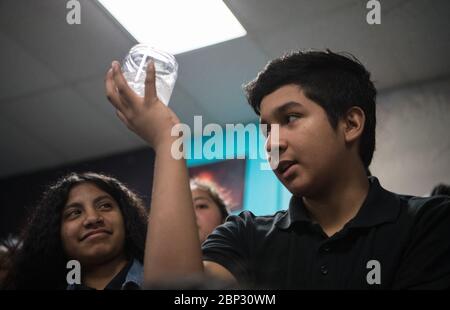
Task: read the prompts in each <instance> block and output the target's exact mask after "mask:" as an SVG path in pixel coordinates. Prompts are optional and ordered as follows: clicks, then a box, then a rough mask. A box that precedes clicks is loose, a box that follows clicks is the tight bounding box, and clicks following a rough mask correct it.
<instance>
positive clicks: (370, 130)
mask: <svg viewBox="0 0 450 310" xmlns="http://www.w3.org/2000/svg"><path fill="white" fill-rule="evenodd" d="M106 88H107V95H108V98H109V100H110V101H111V103H112V104H113V105H114V106H115V107H116V109H117V111H118V116H119V118H120V119H121V120H122V121H123V122H124V123H125V124H126V125H127V126H128V127H129V128H130V129H131V130H133V131H134V132H135V133H137V134H138V135H139V136H141V137H142V138H143V139H144V140H145V141H147V142H148V143H149V144H150V145H151V146H152V147H153V148H154V149H155V153H156V162H155V178H154V185H153V195H152V208H151V213H150V220H149V227H150V228H149V231H148V236H147V248H146V259H145V272H144V273H145V278H146V279H147V281H149V282H160V281H163V280H167V279H171V278H175V279H177V278H180V277H184V276H190V275H192V274H196V273H199V274H203V273H206V274H208V275H211V276H214V277H217V278H220V279H223V280H225V281H238V283H240V284H241V285H243V286H244V287H249V286H250V287H257V288H286V289H292V288H293V289H296V288H306V289H308V288H329V289H333V288H337V289H339V288H350V289H351V288H356V289H358V288H363V289H365V288H438V289H443V288H449V287H450V238H449V237H450V203H449V199H448V197H432V198H416V197H410V196H400V195H396V194H393V193H390V192H388V191H386V190H384V189H383V188H382V187H381V186H380V184H379V182H378V180H377V179H376V178H373V177H371V178H368V177H367V169H368V167H369V165H370V162H371V160H372V155H373V152H374V149H375V97H376V90H375V87H374V85H373V83H372V82H371V81H370V74H369V72H367V70H366V69H365V68H364V67H363V66H362V65H361V64H360V63H359V62H358V61H357V60H356V59H354V58H353V57H350V56H344V55H339V54H335V53H332V52H330V51H327V52H295V53H292V54H289V55H286V56H283V57H281V58H279V59H275V60H273V61H272V62H270V63H269V64H268V65H267V66H266V67H265V68H264V70H263V71H262V72H261V73H260V74H259V75H258V77H257V78H256V79H255V80H254V81H252V82H251V83H249V84H248V85H247V86H246V92H247V97H248V100H249V103H250V105H251V106H252V107H253V109H254V110H255V112H256V113H257V114H258V115H259V116H260V118H261V123H263V124H267V125H268V132H267V136H268V139H267V141H268V143H267V151H268V153H269V154H272V153H273V151H274V150H278V151H279V158H280V163H279V165H278V166H277V168H276V169H275V170H274V172H275V174H276V175H277V177H278V178H279V179H280V181H281V182H282V183H283V184H284V185H285V186H286V188H287V189H289V191H290V192H291V193H292V194H293V198H292V200H291V202H290V206H289V209H288V210H287V211H281V212H278V213H276V214H275V215H273V216H265V217H260V216H254V215H253V214H251V213H250V212H243V213H242V214H240V215H239V216H232V217H230V218H229V220H228V221H227V222H226V223H225V224H224V225H222V226H220V227H219V228H218V229H216V230H215V231H214V232H213V233H212V234H211V235H210V237H209V238H208V239H207V240H206V242H205V243H204V244H203V248H202V251H203V253H202V252H200V250H199V246H200V244H199V241H198V236H197V234H196V231H197V229H196V227H195V226H196V225H195V215H194V211H193V207H192V200H191V198H190V191H189V186H188V183H189V182H188V175H187V168H186V164H185V161H184V160H182V159H181V160H180V159H175V158H174V157H173V156H172V155H171V150H172V146H173V145H174V142H175V141H176V139H177V138H178V137H172V136H171V135H170V132H171V129H172V127H173V126H174V125H176V124H178V123H179V120H178V118H177V117H176V116H175V115H174V113H173V112H172V111H171V110H170V109H169V108H167V107H166V106H164V105H163V104H162V103H161V102H160V101H159V100H158V98H157V96H156V91H155V87H154V67H153V66H152V65H150V66H149V67H148V69H147V80H146V94H145V97H144V98H141V97H138V96H137V95H135V94H134V93H133V92H132V91H131V90H130V88H129V87H128V86H127V84H126V82H125V80H124V78H123V75H122V74H121V72H120V68H119V66H118V64H117V63H113V66H112V68H111V70H110V71H109V72H108V74H107V77H106ZM273 126H279V127H278V129H279V139H278V141H276V143H273V142H272V139H270V135H271V128H272V127H273ZM202 257H203V260H202ZM202 261H203V262H202Z"/></svg>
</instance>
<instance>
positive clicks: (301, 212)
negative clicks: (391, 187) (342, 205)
mask: <svg viewBox="0 0 450 310" xmlns="http://www.w3.org/2000/svg"><path fill="white" fill-rule="evenodd" d="M369 184H370V188H369V192H368V194H367V197H366V199H365V200H364V203H363V205H362V206H361V208H360V209H359V211H358V213H357V215H356V216H355V217H354V218H353V219H352V220H350V221H349V222H348V223H347V224H346V227H348V228H352V227H353V228H356V227H373V226H376V225H380V224H383V223H387V222H393V221H395V219H396V218H397V217H398V214H399V212H400V201H399V198H398V197H397V195H395V194H393V193H391V192H389V191H387V190H385V189H384V188H382V187H381V185H380V182H379V181H378V179H377V178H376V177H369ZM293 223H312V220H311V218H310V217H309V214H308V211H307V210H306V208H305V206H304V204H303V200H302V197H301V196H292V198H291V200H290V202H289V209H288V211H287V212H286V213H285V214H284V215H283V216H282V217H280V219H279V220H278V221H277V222H276V223H275V225H276V226H277V227H279V228H281V229H288V228H289V227H291V225H292V224H293Z"/></svg>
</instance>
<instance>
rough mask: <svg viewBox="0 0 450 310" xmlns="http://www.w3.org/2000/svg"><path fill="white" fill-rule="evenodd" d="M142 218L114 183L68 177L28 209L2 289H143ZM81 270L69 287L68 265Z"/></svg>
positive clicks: (139, 205) (134, 200) (92, 176)
mask: <svg viewBox="0 0 450 310" xmlns="http://www.w3.org/2000/svg"><path fill="white" fill-rule="evenodd" d="M146 231H147V213H146V210H145V209H144V207H143V202H142V200H141V199H140V198H139V197H138V196H137V195H136V194H135V193H133V192H132V191H131V190H129V189H128V188H127V187H126V186H125V185H124V184H122V183H121V182H119V181H118V180H117V179H115V178H112V177H109V176H105V175H102V174H97V173H81V174H78V173H71V174H69V175H67V176H65V177H63V178H61V179H60V180H59V181H58V182H56V184H55V185H53V186H50V187H49V188H48V190H47V191H46V192H45V193H44V195H43V197H42V199H41V201H40V203H39V204H38V206H37V207H36V208H35V209H34V210H33V213H32V215H31V216H30V218H29V220H28V223H27V225H26V226H25V230H24V231H23V234H22V246H21V248H20V250H19V251H18V252H17V253H16V255H15V257H14V259H13V268H12V271H11V272H10V273H9V275H8V278H7V280H6V282H5V288H6V289H133V288H140V287H141V286H142V278H143V267H142V261H143V256H144V246H145V236H146ZM70 260H76V261H78V262H79V263H80V265H79V266H80V267H81V283H76V284H69V285H68V281H67V274H68V272H69V271H70V270H69V269H68V268H67V266H68V265H67V263H68V262H69V261H70Z"/></svg>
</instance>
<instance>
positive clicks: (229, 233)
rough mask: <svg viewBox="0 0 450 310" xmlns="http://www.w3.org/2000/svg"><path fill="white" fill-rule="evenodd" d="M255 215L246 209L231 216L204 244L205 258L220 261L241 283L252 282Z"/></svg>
mask: <svg viewBox="0 0 450 310" xmlns="http://www.w3.org/2000/svg"><path fill="white" fill-rule="evenodd" d="M253 217H254V215H253V214H251V213H250V212H248V211H244V212H242V213H241V214H239V216H235V215H232V216H229V217H228V219H227V221H226V222H225V223H224V224H223V225H221V226H219V227H217V228H216V229H215V230H214V231H213V232H212V233H211V234H210V235H209V236H208V238H207V239H206V240H205V242H204V243H203V245H202V252H203V260H206V261H212V262H215V263H218V264H220V265H222V266H223V267H225V268H226V269H227V270H228V271H230V272H231V273H232V274H233V276H234V277H235V278H236V279H237V280H238V282H239V284H241V285H247V284H249V283H250V282H251V279H252V271H251V263H250V262H251V252H252V251H251V245H252V244H253V242H252V240H251V238H252V236H253V233H252V231H253V221H252V219H253Z"/></svg>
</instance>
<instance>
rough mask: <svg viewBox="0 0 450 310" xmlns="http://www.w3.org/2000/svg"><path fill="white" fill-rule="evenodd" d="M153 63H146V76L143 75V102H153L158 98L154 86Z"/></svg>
mask: <svg viewBox="0 0 450 310" xmlns="http://www.w3.org/2000/svg"><path fill="white" fill-rule="evenodd" d="M155 81H156V79H155V63H154V62H153V60H152V61H150V62H149V63H148V65H147V71H146V77H145V102H146V103H153V102H155V101H156V100H158V97H157V95H156V86H155Z"/></svg>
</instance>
